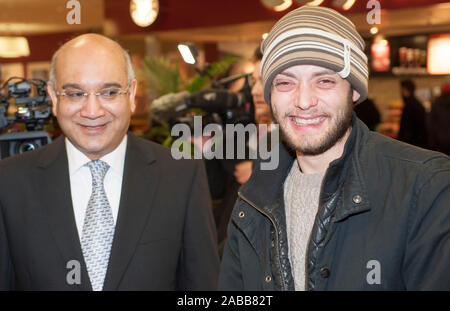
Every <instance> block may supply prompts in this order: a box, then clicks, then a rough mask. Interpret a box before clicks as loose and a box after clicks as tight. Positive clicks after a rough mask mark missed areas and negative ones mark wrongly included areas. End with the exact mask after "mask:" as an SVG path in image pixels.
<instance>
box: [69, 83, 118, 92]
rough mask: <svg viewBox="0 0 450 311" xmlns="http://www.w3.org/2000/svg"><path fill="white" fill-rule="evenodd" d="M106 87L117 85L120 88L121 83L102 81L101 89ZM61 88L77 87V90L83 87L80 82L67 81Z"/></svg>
mask: <svg viewBox="0 0 450 311" xmlns="http://www.w3.org/2000/svg"><path fill="white" fill-rule="evenodd" d="M108 87H118V88H121V87H122V85H121V84H120V83H117V82H110V83H104V84H102V86H101V88H102V89H104V88H108ZM62 88H63V89H79V90H82V89H83V87H82V86H81V85H80V84H78V83H67V84H64V85H63V86H62Z"/></svg>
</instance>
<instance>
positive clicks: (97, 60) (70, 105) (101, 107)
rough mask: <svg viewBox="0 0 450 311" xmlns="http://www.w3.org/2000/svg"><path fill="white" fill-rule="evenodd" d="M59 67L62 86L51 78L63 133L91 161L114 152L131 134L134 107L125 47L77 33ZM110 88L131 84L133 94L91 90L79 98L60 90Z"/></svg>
mask: <svg viewBox="0 0 450 311" xmlns="http://www.w3.org/2000/svg"><path fill="white" fill-rule="evenodd" d="M55 68H56V86H57V90H54V89H53V85H52V84H51V83H49V84H48V93H49V95H50V97H51V99H52V102H53V114H54V115H55V116H56V117H57V119H58V124H59V125H60V127H61V129H62V131H63V132H64V134H65V135H66V136H67V138H68V139H69V140H70V141H71V143H72V144H73V145H74V146H75V147H76V148H77V149H79V150H80V151H81V152H83V153H84V154H85V155H86V156H87V157H89V158H90V159H92V160H95V159H99V158H101V157H102V156H104V155H106V154H108V153H110V152H111V151H113V150H114V149H115V148H116V147H117V146H118V145H119V144H120V142H121V141H122V139H123V137H124V135H126V133H127V130H128V126H129V124H130V118H131V114H132V113H133V112H134V110H135V103H134V97H135V93H136V80H133V81H132V82H131V85H130V86H129V89H128V82H127V71H126V61H125V57H124V55H123V53H122V50H121V48H120V46H118V45H117V44H116V43H114V42H113V41H111V40H109V39H107V38H105V37H101V36H98V35H85V36H81V37H78V38H76V39H74V40H72V41H71V42H69V43H68V44H67V45H66V46H64V47H63V48H62V49H61V51H60V53H59V55H58V58H57V61H56V67H55ZM108 88H109V89H111V88H120V89H122V90H127V89H128V93H124V94H121V95H118V96H117V97H116V98H115V99H114V100H109V101H108V100H102V98H100V96H99V98H97V96H95V95H94V94H91V95H89V96H88V98H86V99H83V100H81V101H79V102H78V101H76V102H75V101H73V100H71V99H70V98H69V96H61V95H57V94H56V91H57V92H59V93H62V92H65V93H66V94H68V93H72V94H76V92H78V93H80V92H98V91H100V90H104V89H108ZM73 92H75V93H73Z"/></svg>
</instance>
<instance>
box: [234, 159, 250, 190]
mask: <svg viewBox="0 0 450 311" xmlns="http://www.w3.org/2000/svg"><path fill="white" fill-rule="evenodd" d="M252 163H253V162H252V161H243V162H240V163H238V164H236V166H235V167H234V177H236V181H237V182H238V183H240V184H241V185H242V184H245V183H246V182H247V180H249V178H250V176H251V175H252Z"/></svg>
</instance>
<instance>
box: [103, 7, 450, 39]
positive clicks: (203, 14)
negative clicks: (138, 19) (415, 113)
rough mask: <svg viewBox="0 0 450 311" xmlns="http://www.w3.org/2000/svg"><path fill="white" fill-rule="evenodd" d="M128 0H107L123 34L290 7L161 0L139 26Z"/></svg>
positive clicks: (241, 18)
mask: <svg viewBox="0 0 450 311" xmlns="http://www.w3.org/2000/svg"><path fill="white" fill-rule="evenodd" d="M332 2H333V0H325V1H324V3H323V4H322V5H323V6H327V7H332V5H331V4H332ZM367 2H368V0H356V3H355V4H354V6H353V7H352V8H351V9H350V10H349V11H347V12H349V13H360V12H364V11H367V12H368V11H369V9H367V8H366V5H367ZM379 2H380V4H381V8H382V9H386V10H395V9H402V8H412V7H418V6H425V5H431V4H437V3H444V2H448V1H442V0H379ZM129 3H130V1H129V0H106V1H105V17H106V18H109V19H112V20H114V21H115V22H116V23H117V25H118V28H119V32H120V33H121V34H128V33H134V32H148V31H161V30H174V29H186V28H196V27H208V26H220V25H231V24H238V23H245V22H255V21H263V20H277V19H279V18H280V17H281V16H283V15H284V14H286V12H288V11H289V10H293V9H295V8H297V7H299V6H300V5H298V4H296V2H295V0H294V5H292V6H291V7H290V8H289V9H288V10H287V11H284V12H279V13H278V12H274V11H272V10H270V9H267V8H266V7H264V6H263V5H262V4H261V2H260V0H159V5H160V12H159V16H158V18H157V20H156V21H155V23H154V24H153V25H150V26H149V27H146V28H141V27H138V26H136V25H135V24H134V23H133V21H132V20H131V17H130V14H129Z"/></svg>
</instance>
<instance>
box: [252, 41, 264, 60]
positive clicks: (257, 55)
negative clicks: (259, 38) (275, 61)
mask: <svg viewBox="0 0 450 311" xmlns="http://www.w3.org/2000/svg"><path fill="white" fill-rule="evenodd" d="M262 57H263V54H262V53H261V48H260V46H259V45H258V47H257V48H256V50H255V52H254V53H253V61H254V62H256V61H258V60H262Z"/></svg>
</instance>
